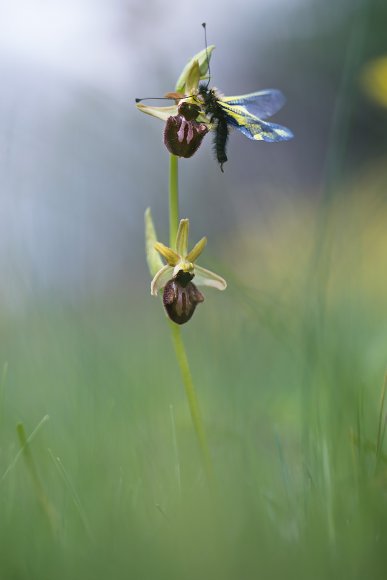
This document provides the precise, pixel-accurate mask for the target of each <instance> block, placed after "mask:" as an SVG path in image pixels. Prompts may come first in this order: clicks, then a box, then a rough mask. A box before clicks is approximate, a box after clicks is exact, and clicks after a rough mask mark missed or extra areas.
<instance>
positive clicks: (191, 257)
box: [187, 237, 207, 262]
mask: <svg viewBox="0 0 387 580" xmlns="http://www.w3.org/2000/svg"><path fill="white" fill-rule="evenodd" d="M206 244H207V238H206V237H204V238H202V239H201V240H200V241H199V242H198V243H197V244H195V245H194V247H193V248H192V250H191V251H190V252H189V253H188V254H187V260H188V262H196V260H197V259H198V257H199V256H200V254H201V253H202V251H203V250H204V248H205V247H206Z"/></svg>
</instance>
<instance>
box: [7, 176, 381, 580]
mask: <svg viewBox="0 0 387 580" xmlns="http://www.w3.org/2000/svg"><path fill="white" fill-rule="evenodd" d="M368 183H369V181H368ZM363 191H364V190H363ZM294 209H295V211H294V212H293V213H292V212H291V211H289V205H287V206H286V205H284V207H283V208H282V209H279V210H278V212H277V214H278V215H277V216H276V217H273V219H272V222H271V223H272V226H271V227H272V230H271V231H270V235H268V232H267V231H266V232H265V233H263V230H262V229H260V228H258V227H256V223H254V222H252V223H251V224H246V226H245V227H244V228H243V235H246V240H244V239H242V238H241V239H240V240H239V241H237V242H236V246H235V253H236V254H235V255H238V256H239V260H238V264H237V261H235V264H236V265H238V268H239V272H238V274H236V273H232V272H230V273H227V272H225V271H224V269H223V268H222V267H220V268H219V269H220V271H223V272H224V273H225V274H226V275H227V278H228V280H229V289H228V291H227V292H225V293H222V294H216V295H215V293H213V294H211V292H208V293H207V294H206V302H205V303H204V305H201V306H200V307H199V308H198V313H197V315H196V316H195V318H194V319H193V320H192V321H191V322H190V325H189V327H187V329H184V335H185V336H184V337H185V340H186V342H187V346H188V350H189V352H190V354H191V370H192V374H193V377H194V380H195V382H196V384H197V388H198V391H199V397H200V402H201V408H202V412H203V419H204V422H205V426H206V429H207V434H208V439H209V446H210V451H211V455H212V459H213V464H214V471H215V479H216V484H215V487H216V489H215V492H214V496H211V494H210V493H209V492H208V488H207V484H206V479H205V476H204V473H203V467H202V462H201V459H200V455H199V451H198V448H197V442H196V440H195V435H194V433H193V430H192V425H191V419H190V415H189V409H188V406H187V403H186V400H185V397H184V392H183V389H182V386H181V379H180V376H179V371H178V369H177V368H176V362H175V360H174V356H173V349H172V344H171V342H170V337H169V332H168V328H167V325H166V324H165V320H164V314H163V311H162V309H161V308H160V305H159V304H157V301H156V300H155V301H154V302H153V301H152V299H151V298H150V297H149V296H148V295H147V293H143V294H144V296H143V297H142V298H141V296H140V295H139V296H136V300H135V302H133V304H134V303H135V307H134V306H133V307H132V308H128V297H127V294H126V289H125V293H122V294H117V295H115V296H110V297H105V299H104V300H102V299H101V300H100V301H99V302H95V303H94V304H93V305H92V304H90V305H83V306H79V308H78V309H74V308H67V309H66V308H65V307H63V306H62V307H61V308H59V307H54V306H50V305H48V304H47V303H46V302H45V303H44V304H39V303H34V304H33V305H32V306H31V308H30V309H29V310H27V311H26V312H25V313H24V314H23V315H21V314H18V315H17V316H16V315H13V314H12V313H8V314H7V313H5V312H3V314H2V324H1V329H2V331H1V343H2V365H3V367H4V373H3V379H2V386H1V392H2V397H1V401H2V412H1V424H0V436H1V439H0V467H1V469H0V486H1V487H0V572H1V573H0V578H2V579H3V578H4V579H8V578H18V579H24V578H26V579H28V580H35V579H36V580H45V579H47V580H48V579H50V580H51V579H52V578H56V579H58V580H62V579H67V578H84V579H87V578H90V579H91V578H92V579H93V580H99V579H101V580H102V579H103V580H105V579H106V578H114V579H115V580H119V579H121V578H122V579H124V578H125V579H126V578H135V579H142V578H144V579H147V580H148V579H151V578H159V579H163V578H165V579H168V580H171V579H175V578H176V579H179V580H181V579H182V578H184V580H191V579H194V578H195V579H197V578H211V579H213V580H216V579H218V578H219V579H221V580H234V579H239V578H259V577H261V578H278V579H279V578H297V579H309V578H317V579H321V580H325V579H326V578H328V577H329V578H359V579H360V578H364V577H370V578H373V579H378V578H384V576H385V569H386V560H387V557H386V551H385V546H384V538H385V537H386V533H387V502H386V485H387V450H386V448H385V438H384V430H385V413H386V411H385V408H384V406H385V403H384V395H383V397H382V402H381V392H383V393H384V390H383V389H382V387H383V381H384V372H385V348H386V343H387V335H386V327H385V313H386V298H385V296H386V294H385V287H386V286H385V283H386V279H385V276H386V273H385V270H383V267H382V266H383V263H384V262H383V260H384V259H385V250H386V247H387V240H386V233H385V231H386V230H385V228H383V227H382V225H383V223H385V221H384V220H385V215H386V214H385V211H386V210H385V205H383V203H382V201H381V198H380V197H378V196H377V195H375V196H372V194H371V192H370V189H368V192H367V198H365V197H364V195H363V194H361V195H350V196H348V197H346V196H343V197H342V200H341V202H340V203H336V204H335V205H334V207H333V206H332V208H331V209H330V210H328V211H327V213H326V219H325V220H319V219H317V218H318V216H319V211H320V210H318V209H317V206H316V207H314V206H311V204H310V203H309V202H308V203H306V202H303V201H302V200H301V201H300V202H299V203H298V206H297V208H294ZM315 224H317V225H315ZM344 224H345V230H343V228H344ZM343 231H345V236H343V235H342V232H343ZM268 238H270V243H266V245H265V241H266V242H267V239H268ZM244 244H246V247H244ZM248 248H250V250H248ZM232 252H233V250H232V248H230V246H229V245H228V246H227V255H228V259H227V263H228V264H230V263H232V260H231V258H230V255H231V256H232ZM249 252H250V253H249ZM246 280H248V287H247V286H246V284H244V283H243V281H246ZM153 304H154V307H153ZM199 333H200V334H199ZM199 338H200V339H199ZM205 361H209V362H205ZM383 404H384V406H383ZM46 415H48V416H49V418H50V419H49V421H47V419H46ZM20 422H22V425H23V426H24V427H23V428H22V431H21V427H20V426H19V428H18V431H19V437H18V434H17V429H16V427H17V425H18V424H20ZM37 427H39V428H38V429H37V430H36V428H37ZM35 430H36V431H35ZM24 431H25V432H24ZM31 434H33V436H30V435H31ZM20 437H21V438H20ZM19 438H20V443H19ZM26 442H28V443H27V446H26ZM20 444H22V448H23V449H24V451H23V453H22V454H21V455H20ZM23 455H24V459H23ZM15 458H17V460H16V461H15ZM53 522H54V524H55V525H52V524H53Z"/></svg>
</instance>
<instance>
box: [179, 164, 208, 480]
mask: <svg viewBox="0 0 387 580" xmlns="http://www.w3.org/2000/svg"><path fill="white" fill-rule="evenodd" d="M169 168H170V173H169V236H170V244H171V247H174V245H175V241H176V234H177V229H178V227H179V186H178V157H176V156H175V155H171V158H170V165H169ZM170 327H171V331H172V340H173V344H174V347H175V353H176V358H177V361H178V363H179V367H180V372H181V376H182V379H183V384H184V389H185V394H186V396H187V399H188V405H189V409H190V412H191V418H192V423H193V425H194V428H195V432H196V436H197V439H198V443H199V448H200V452H201V455H202V461H203V466H204V469H205V472H206V476H207V480H208V482H209V484H210V486H211V487H213V486H212V484H213V469H212V462H211V456H210V452H209V448H208V444H207V437H206V432H205V430H204V425H203V420H202V417H201V413H200V407H199V401H198V398H197V395H196V390H195V385H194V383H193V380H192V375H191V371H190V368H189V363H188V357H187V353H186V351H185V347H184V343H183V339H182V337H181V332H180V326H178V325H177V324H175V323H174V322H171V323H170Z"/></svg>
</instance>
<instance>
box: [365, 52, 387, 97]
mask: <svg viewBox="0 0 387 580" xmlns="http://www.w3.org/2000/svg"><path fill="white" fill-rule="evenodd" d="M361 83H362V86H363V89H364V90H365V92H366V93H367V94H368V96H369V97H371V98H372V99H373V100H374V101H376V102H377V103H378V104H379V105H382V106H383V107H387V56H382V57H380V58H377V59H375V60H373V61H371V62H370V63H369V64H367V65H366V66H365V68H364V70H363V73H362V75H361Z"/></svg>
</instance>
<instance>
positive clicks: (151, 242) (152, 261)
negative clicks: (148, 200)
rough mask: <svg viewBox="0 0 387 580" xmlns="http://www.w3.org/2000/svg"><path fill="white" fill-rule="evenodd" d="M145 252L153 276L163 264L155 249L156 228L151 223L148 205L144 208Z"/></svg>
mask: <svg viewBox="0 0 387 580" xmlns="http://www.w3.org/2000/svg"><path fill="white" fill-rule="evenodd" d="M144 218H145V252H146V261H147V263H148V268H149V272H150V274H151V276H152V278H153V276H155V275H156V273H157V272H158V271H159V270H160V269H161V268H162V267H163V266H164V264H163V261H162V259H161V258H160V254H159V253H158V252H157V251H156V249H155V244H156V242H157V236H156V230H155V226H154V224H153V219H152V213H151V209H150V207H148V208H147V209H146V210H145V216H144Z"/></svg>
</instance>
